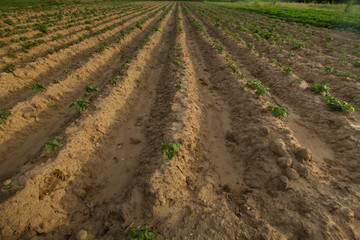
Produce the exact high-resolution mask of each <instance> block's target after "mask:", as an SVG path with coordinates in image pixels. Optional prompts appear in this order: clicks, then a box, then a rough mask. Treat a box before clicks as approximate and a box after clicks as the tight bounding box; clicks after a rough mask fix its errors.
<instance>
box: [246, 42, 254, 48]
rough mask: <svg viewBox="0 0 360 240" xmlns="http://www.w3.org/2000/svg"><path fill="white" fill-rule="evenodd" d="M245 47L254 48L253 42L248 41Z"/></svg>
mask: <svg viewBox="0 0 360 240" xmlns="http://www.w3.org/2000/svg"><path fill="white" fill-rule="evenodd" d="M247 47H248V48H250V49H254V48H255V44H254V43H248V44H247Z"/></svg>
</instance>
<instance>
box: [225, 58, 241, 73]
mask: <svg viewBox="0 0 360 240" xmlns="http://www.w3.org/2000/svg"><path fill="white" fill-rule="evenodd" d="M226 63H227V66H228V67H229V68H230V69H231V70H233V72H237V71H238V67H237V66H236V65H235V64H234V62H233V61H231V60H229V61H226Z"/></svg>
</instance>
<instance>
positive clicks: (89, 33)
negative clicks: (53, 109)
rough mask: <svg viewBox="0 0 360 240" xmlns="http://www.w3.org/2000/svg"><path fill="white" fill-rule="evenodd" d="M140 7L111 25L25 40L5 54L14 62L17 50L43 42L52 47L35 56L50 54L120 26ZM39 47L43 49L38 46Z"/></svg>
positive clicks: (25, 49)
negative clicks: (47, 38) (76, 33)
mask: <svg viewBox="0 0 360 240" xmlns="http://www.w3.org/2000/svg"><path fill="white" fill-rule="evenodd" d="M155 8H156V6H155V7H152V8H150V9H145V10H143V11H142V12H140V13H138V14H136V15H134V16H132V18H135V17H137V16H141V15H143V14H144V13H145V12H147V11H152V10H153V9H155ZM140 10H141V9H137V10H134V11H133V12H128V13H126V14H124V15H121V16H119V17H117V18H116V19H123V20H121V21H117V22H114V23H112V24H111V25H109V26H105V27H102V28H99V29H94V30H93V29H92V28H90V29H88V30H84V31H82V32H84V33H83V34H82V35H80V36H76V35H74V34H71V35H74V37H68V38H66V37H65V36H63V35H62V34H58V35H56V36H53V37H52V40H50V41H47V42H45V41H44V40H35V41H27V42H24V43H22V44H20V47H19V49H18V50H13V51H11V52H8V53H7V54H6V55H7V56H8V57H9V58H11V59H13V60H10V61H11V62H14V60H15V58H17V54H19V52H24V53H28V52H29V50H30V49H32V48H34V47H36V46H38V45H39V44H41V43H44V44H48V45H50V46H51V47H52V48H49V49H47V50H45V51H44V52H37V51H35V56H36V55H37V56H46V55H47V54H51V53H53V52H54V51H59V50H61V49H64V48H67V47H69V46H71V45H74V44H77V43H79V42H81V41H83V40H85V39H88V38H90V37H94V36H97V35H100V34H101V33H104V32H106V31H109V30H112V29H114V28H116V27H118V26H122V25H123V24H124V23H126V19H124V18H125V17H126V16H129V15H133V13H136V12H138V11H140ZM127 20H128V19H127ZM79 33H81V32H79ZM58 39H62V40H61V41H57V40H58ZM51 41H57V42H56V43H51ZM40 49H43V47H42V48H40ZM25 56H27V55H24V54H22V57H20V59H19V60H18V62H19V61H20V62H21V63H24V62H26V61H25V60H24V57H25ZM35 56H34V55H33V56H32V57H30V58H29V59H28V61H33V60H34V59H36V57H35Z"/></svg>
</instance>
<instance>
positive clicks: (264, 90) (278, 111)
mask: <svg viewBox="0 0 360 240" xmlns="http://www.w3.org/2000/svg"><path fill="white" fill-rule="evenodd" d="M185 12H186V13H187V14H188V15H189V16H190V18H191V19H192V20H193V24H194V26H195V28H196V29H197V30H199V31H201V32H202V33H203V34H204V36H205V37H207V38H209V39H211V37H210V35H209V34H208V33H207V31H206V30H205V28H204V26H203V25H202V24H201V23H200V22H199V21H198V20H197V19H196V17H194V15H193V14H192V13H191V12H190V11H189V9H188V8H187V7H185ZM213 43H214V48H216V49H217V50H218V52H219V53H220V54H221V55H222V56H224V57H225V61H226V65H227V67H228V68H230V69H231V70H232V71H233V73H235V74H237V75H238V78H239V80H241V81H243V80H244V79H246V75H245V74H244V73H241V72H240V70H239V68H238V67H237V66H236V65H235V63H234V61H233V59H232V55H231V54H229V53H226V51H225V49H226V47H225V46H223V45H222V44H221V43H220V41H219V40H217V39H214V40H213ZM245 86H246V87H249V88H251V89H254V90H255V94H256V95H257V96H258V97H261V96H264V95H268V96H270V92H269V90H270V89H269V88H268V87H266V86H265V85H264V84H263V83H262V82H261V81H260V80H258V79H253V80H249V81H247V83H246V84H245ZM268 109H270V110H271V111H272V114H273V115H274V116H277V117H286V116H287V115H288V112H287V110H286V109H285V108H284V107H282V106H278V105H276V104H270V105H268Z"/></svg>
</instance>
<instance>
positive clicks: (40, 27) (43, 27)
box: [34, 23, 48, 33]
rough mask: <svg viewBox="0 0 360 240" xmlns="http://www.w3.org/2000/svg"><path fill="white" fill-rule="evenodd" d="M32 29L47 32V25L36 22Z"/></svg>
mask: <svg viewBox="0 0 360 240" xmlns="http://www.w3.org/2000/svg"><path fill="white" fill-rule="evenodd" d="M34 29H36V30H39V31H40V32H43V33H47V31H48V29H47V25H46V24H43V23H42V24H39V23H36V24H35V27H34Z"/></svg>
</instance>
